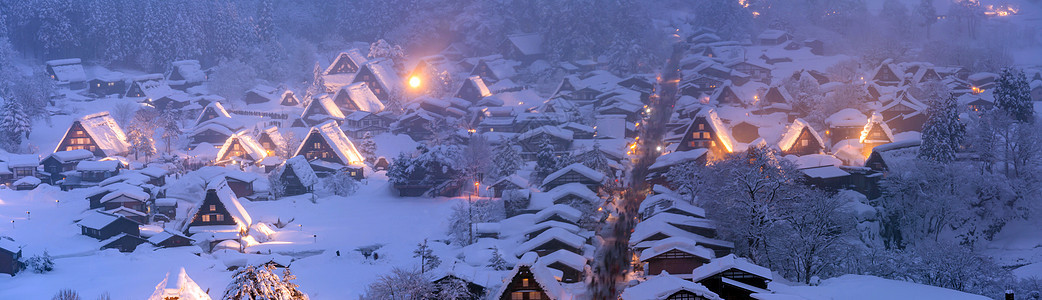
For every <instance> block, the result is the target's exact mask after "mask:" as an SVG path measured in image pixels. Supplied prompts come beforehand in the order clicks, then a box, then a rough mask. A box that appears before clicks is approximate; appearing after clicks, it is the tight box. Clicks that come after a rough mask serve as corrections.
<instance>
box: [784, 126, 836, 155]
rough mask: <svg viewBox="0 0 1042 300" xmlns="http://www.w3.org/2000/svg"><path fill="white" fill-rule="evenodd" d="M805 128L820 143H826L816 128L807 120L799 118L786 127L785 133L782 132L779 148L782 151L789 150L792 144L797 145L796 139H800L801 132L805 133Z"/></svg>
mask: <svg viewBox="0 0 1042 300" xmlns="http://www.w3.org/2000/svg"><path fill="white" fill-rule="evenodd" d="M803 129H807V131H808V132H810V134H811V136H813V137H814V139H815V140H817V141H818V145H825V142H823V141H822V139H821V136H820V135H818V132H817V131H814V128H811V127H810V124H807V121H804V120H803V119H800V118H797V119H796V120H793V121H792V124H790V125H789V126H788V127H787V128H786V129H785V134H782V137H781V140H779V141H778V148H779V149H781V150H782V151H789V149H792V146H793V145H796V139H798V138H799V137H800V134H801V133H803Z"/></svg>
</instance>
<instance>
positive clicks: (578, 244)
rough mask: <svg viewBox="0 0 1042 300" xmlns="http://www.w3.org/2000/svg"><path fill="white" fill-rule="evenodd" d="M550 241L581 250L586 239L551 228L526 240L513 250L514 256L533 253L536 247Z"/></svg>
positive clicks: (561, 229)
mask: <svg viewBox="0 0 1042 300" xmlns="http://www.w3.org/2000/svg"><path fill="white" fill-rule="evenodd" d="M552 240H557V241H560V242H562V243H564V244H565V245H568V246H571V247H574V248H576V249H582V248H583V244H585V243H586V238H584V237H582V236H580V235H578V234H575V233H572V232H570V231H568V230H565V229H563V228H557V227H553V228H550V229H547V230H546V231H543V232H542V233H539V235H537V236H535V237H533V238H532V239H531V240H528V241H527V242H524V243H521V245H518V246H517V249H515V250H514V255H515V256H521V255H523V254H525V253H526V252H529V251H533V250H535V249H536V248H537V247H539V246H542V245H543V244H546V243H548V242H550V241H552Z"/></svg>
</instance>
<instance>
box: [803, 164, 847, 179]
mask: <svg viewBox="0 0 1042 300" xmlns="http://www.w3.org/2000/svg"><path fill="white" fill-rule="evenodd" d="M800 172H803V174H804V175H807V177H810V178H821V179H825V178H837V177H843V176H850V173H848V172H847V171H844V170H843V169H840V168H839V167H836V166H820V167H812V168H805V169H800Z"/></svg>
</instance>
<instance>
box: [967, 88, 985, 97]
mask: <svg viewBox="0 0 1042 300" xmlns="http://www.w3.org/2000/svg"><path fill="white" fill-rule="evenodd" d="M983 92H984V89H982V88H979V87H975V86H971V87H970V93H973V94H974V95H976V94H980V93H983Z"/></svg>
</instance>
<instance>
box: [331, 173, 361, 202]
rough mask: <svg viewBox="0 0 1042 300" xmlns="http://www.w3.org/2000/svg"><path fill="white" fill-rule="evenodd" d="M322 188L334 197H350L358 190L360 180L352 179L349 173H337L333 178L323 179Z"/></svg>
mask: <svg viewBox="0 0 1042 300" xmlns="http://www.w3.org/2000/svg"><path fill="white" fill-rule="evenodd" d="M322 186H323V187H325V189H326V191H329V192H330V193H333V194H334V195H337V196H350V195H351V194H354V193H355V191H357V190H358V180H355V178H354V177H351V174H350V173H348V172H336V173H334V174H333V175H332V176H329V177H326V178H323V179H322Z"/></svg>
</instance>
